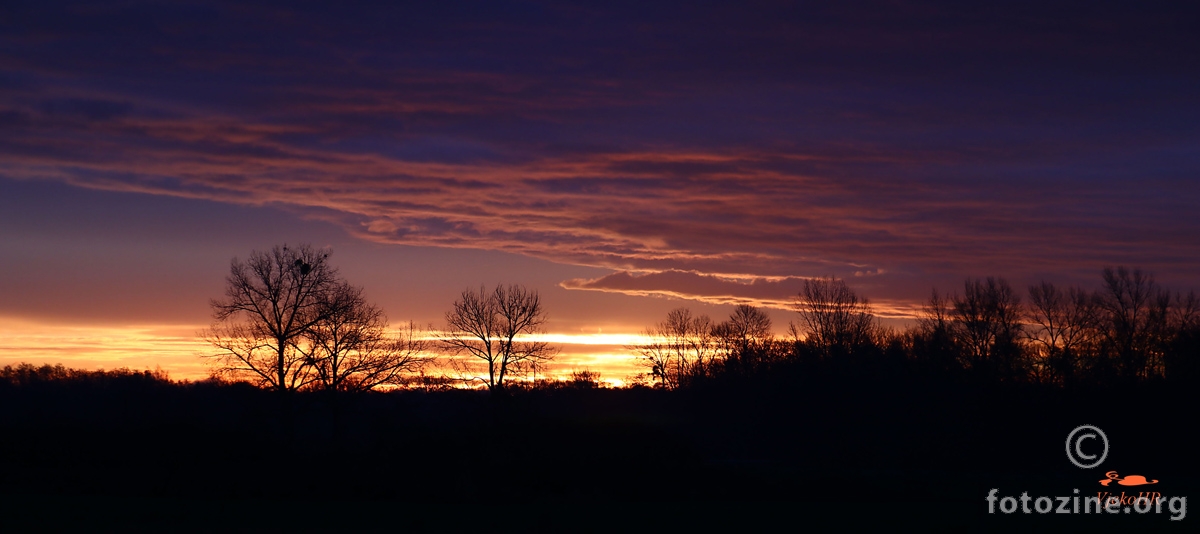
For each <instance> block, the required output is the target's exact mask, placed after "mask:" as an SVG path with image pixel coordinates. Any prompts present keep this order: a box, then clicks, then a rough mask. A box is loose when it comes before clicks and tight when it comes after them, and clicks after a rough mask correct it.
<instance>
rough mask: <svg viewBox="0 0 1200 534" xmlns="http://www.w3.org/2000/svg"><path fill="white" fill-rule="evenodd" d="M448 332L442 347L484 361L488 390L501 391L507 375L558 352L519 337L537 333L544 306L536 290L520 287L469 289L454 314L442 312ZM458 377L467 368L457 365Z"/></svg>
mask: <svg viewBox="0 0 1200 534" xmlns="http://www.w3.org/2000/svg"><path fill="white" fill-rule="evenodd" d="M446 323H447V328H446V332H445V334H444V336H443V337H442V339H441V342H442V344H443V345H444V346H445V347H446V348H447V349H448V350H450V351H451V352H452V353H454V354H455V355H462V354H465V355H467V356H469V357H470V358H474V359H477V360H480V361H482V363H483V364H484V365H485V367H486V368H487V378H486V379H484V378H482V377H471V379H472V380H480V381H482V382H484V383H485V384H486V385H487V387H488V389H489V390H492V391H496V390H500V389H503V387H504V381H505V380H506V379H507V378H508V377H509V374H511V373H524V372H527V371H529V370H532V369H533V368H534V367H535V366H538V365H541V364H543V363H545V362H548V361H550V360H552V359H553V358H554V356H555V353H556V352H557V351H556V350H555V349H553V348H552V347H550V345H549V344H548V343H546V342H544V341H526V340H522V339H520V337H521V336H528V335H532V334H539V333H541V329H542V326H543V325H544V324H545V323H546V314H545V312H544V311H543V310H542V301H541V298H540V297H539V296H538V294H537V292H536V291H530V290H527V289H525V288H524V287H522V286H520V285H510V286H504V285H497V286H496V287H495V289H493V290H492V291H487V289H486V288H484V287H480V288H479V291H475V290H472V289H467V290H465V291H463V292H462V295H460V296H459V298H458V300H456V301H454V309H452V310H450V311H449V312H446ZM454 364H455V365H458V366H459V367H460V369H459V370H460V372H464V373H467V372H470V371H471V369H470V366H469V365H464V364H463V362H461V361H457V360H456V361H455V362H454Z"/></svg>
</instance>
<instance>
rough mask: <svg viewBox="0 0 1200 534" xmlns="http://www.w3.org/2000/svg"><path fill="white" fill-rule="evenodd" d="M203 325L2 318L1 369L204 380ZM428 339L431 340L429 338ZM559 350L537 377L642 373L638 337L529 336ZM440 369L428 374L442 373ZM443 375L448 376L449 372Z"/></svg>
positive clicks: (610, 379)
mask: <svg viewBox="0 0 1200 534" xmlns="http://www.w3.org/2000/svg"><path fill="white" fill-rule="evenodd" d="M205 326H206V325H187V324H176V325H169V324H168V325H147V324H137V325H80V324H62V323H51V322H37V321H31V320H27V319H20V318H13V317H0V366H3V365H16V364H19V363H30V364H34V365H42V364H51V365H55V364H62V365H63V366H65V367H72V368H77V369H89V370H95V369H107V370H112V369H117V368H122V367H125V368H129V369H132V370H135V371H140V370H143V369H149V370H154V369H161V370H163V371H166V372H167V373H168V375H169V376H170V377H171V378H172V379H175V380H203V379H205V378H208V376H209V364H208V362H206V361H205V359H204V358H203V357H202V356H203V355H206V354H212V353H214V351H215V349H214V348H213V347H212V346H211V345H209V344H207V343H205V342H204V341H203V340H202V339H200V337H199V336H198V335H197V333H198V332H199V331H201V330H203V329H204V328H205ZM431 337H432V336H431ZM533 339H534V340H537V341H546V342H549V343H553V344H555V345H558V346H559V349H560V352H559V354H558V356H557V357H556V358H555V360H554V363H553V364H552V365H550V366H549V367H548V368H547V369H546V370H545V371H544V372H540V373H539V374H538V378H554V379H570V376H571V373H572V372H575V371H583V370H585V369H586V370H590V371H595V372H599V373H600V380H601V382H606V383H608V384H610V385H615V386H619V385H622V384H624V383H625V382H626V380H627V379H628V378H629V377H630V376H631V375H634V374H637V373H642V372H644V369H642V368H641V367H639V366H638V364H637V361H636V359H635V355H634V354H633V353H632V352H630V351H628V350H626V349H625V347H627V346H629V345H633V344H636V343H640V342H644V341H642V339H643V336H641V335H638V334H623V333H612V334H609V333H606V334H563V333H546V334H540V335H538V336H536V337H534V338H533ZM442 367H444V366H439V367H437V368H435V369H434V370H433V372H432V373H431V374H438V373H439V372H441V371H443V369H442ZM446 371H447V374H450V373H449V371H448V370H446Z"/></svg>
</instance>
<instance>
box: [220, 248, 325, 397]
mask: <svg viewBox="0 0 1200 534" xmlns="http://www.w3.org/2000/svg"><path fill="white" fill-rule="evenodd" d="M328 257H329V253H328V252H327V251H323V250H317V249H313V248H312V247H310V246H309V245H300V246H298V247H295V248H288V246H287V245H284V246H282V247H279V246H276V247H274V248H272V249H271V250H270V251H268V252H265V253H264V252H259V251H254V252H253V253H251V255H250V258H249V259H248V260H246V261H245V262H242V261H239V260H238V259H237V258H234V259H233V261H232V262H231V264H230V268H229V276H227V277H226V278H225V282H226V284H225V298H224V299H221V300H215V299H214V300H212V301H211V302H210V304H211V306H212V308H213V318H214V323H213V325H212V327H211V328H209V329H208V330H207V331H205V332H203V333H202V335H203V337H204V338H205V339H206V340H208V341H209V342H210V343H212V344H213V345H215V346H216V347H217V348H219V349H221V352H220V353H218V354H214V355H212V358H213V359H214V360H215V361H216V362H217V368H216V369H215V373H217V374H220V375H225V376H231V377H234V378H245V379H249V380H251V381H253V382H255V383H258V384H259V385H262V386H264V387H270V388H273V389H277V390H280V391H285V390H295V389H298V388H301V387H304V386H305V385H307V384H308V383H309V382H310V381H311V380H312V379H313V375H312V373H311V372H310V371H311V369H310V368H309V366H307V365H306V362H305V358H304V356H303V355H302V354H301V353H300V352H299V351H298V350H296V348H295V342H296V341H297V339H298V338H299V337H300V336H302V335H304V333H305V332H307V331H308V330H309V328H311V327H312V326H313V325H314V324H316V323H317V322H319V321H321V320H322V319H323V318H324V315H323V312H324V310H325V307H324V304H323V302H324V299H325V298H326V296H327V293H328V291H329V290H330V289H331V288H332V287H333V286H334V284H335V283H336V282H337V270H336V269H334V268H333V267H330V266H329V264H328V262H327V259H328Z"/></svg>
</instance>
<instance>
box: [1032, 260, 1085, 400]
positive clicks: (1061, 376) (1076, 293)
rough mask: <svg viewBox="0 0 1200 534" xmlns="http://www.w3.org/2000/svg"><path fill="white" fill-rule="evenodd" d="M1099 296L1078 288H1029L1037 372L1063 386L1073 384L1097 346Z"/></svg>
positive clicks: (1043, 377)
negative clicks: (1088, 355) (1097, 298)
mask: <svg viewBox="0 0 1200 534" xmlns="http://www.w3.org/2000/svg"><path fill="white" fill-rule="evenodd" d="M1098 311H1099V310H1098V308H1097V306H1096V298H1095V296H1094V295H1093V294H1092V293H1090V292H1088V291H1086V290H1084V289H1081V288H1078V287H1071V288H1068V289H1067V290H1066V291H1063V290H1061V289H1059V288H1058V287H1056V286H1055V285H1054V284H1052V283H1050V282H1042V283H1040V284H1037V285H1033V286H1029V309H1028V310H1027V312H1026V313H1027V317H1026V318H1027V320H1028V323H1029V327H1028V328H1027V330H1026V332H1025V334H1026V336H1027V338H1028V339H1029V340H1030V343H1031V344H1032V348H1033V350H1034V351H1035V352H1036V354H1037V356H1038V357H1039V364H1038V365H1037V366H1036V367H1035V369H1034V371H1035V372H1038V373H1039V374H1041V375H1043V376H1042V377H1041V378H1042V379H1043V380H1046V381H1051V382H1055V383H1060V384H1069V383H1071V382H1073V381H1074V380H1075V378H1076V375H1077V374H1078V371H1079V370H1080V367H1081V362H1080V361H1079V360H1080V358H1081V357H1082V356H1084V355H1085V354H1087V353H1089V352H1090V351H1089V348H1090V347H1092V346H1093V345H1094V343H1095V338H1096V334H1097V327H1098V326H1099V323H1098V320H1099V315H1098Z"/></svg>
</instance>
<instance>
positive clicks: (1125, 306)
mask: <svg viewBox="0 0 1200 534" xmlns="http://www.w3.org/2000/svg"><path fill="white" fill-rule="evenodd" d="M1103 279H1104V285H1103V288H1102V289H1101V291H1100V296H1099V303H1100V304H1099V305H1100V308H1101V310H1103V320H1104V322H1105V325H1104V326H1105V329H1104V332H1105V337H1106V342H1107V345H1108V348H1109V350H1110V351H1111V353H1112V357H1113V358H1114V360H1115V363H1116V367H1117V372H1118V373H1119V374H1120V375H1121V376H1122V377H1123V378H1124V379H1126V380H1137V379H1139V378H1147V377H1149V376H1151V375H1155V374H1159V373H1161V365H1162V361H1161V353H1160V351H1159V349H1160V347H1159V346H1156V342H1157V341H1158V340H1160V339H1161V338H1162V334H1163V330H1164V329H1165V327H1166V320H1167V313H1168V309H1169V307H1170V294H1169V293H1167V292H1166V291H1162V290H1160V289H1159V287H1158V285H1157V284H1155V282H1154V276H1152V275H1150V274H1146V273H1143V272H1142V271H1141V269H1134V270H1132V271H1131V270H1129V269H1128V268H1125V267H1117V268H1116V269H1113V268H1111V267H1109V268H1105V269H1104V272H1103Z"/></svg>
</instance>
